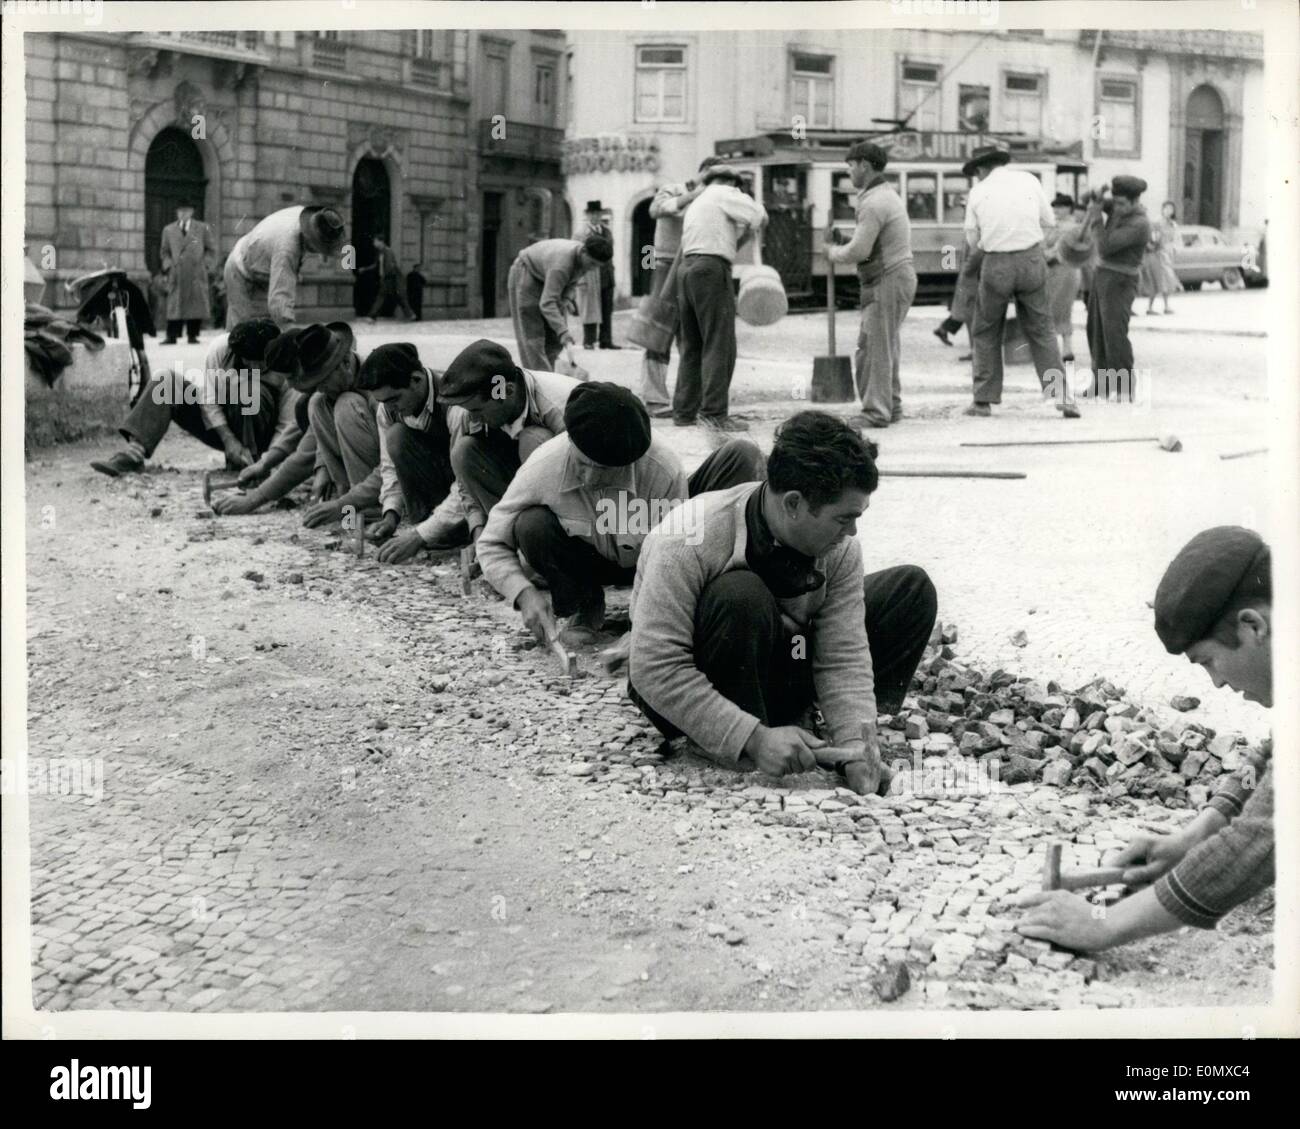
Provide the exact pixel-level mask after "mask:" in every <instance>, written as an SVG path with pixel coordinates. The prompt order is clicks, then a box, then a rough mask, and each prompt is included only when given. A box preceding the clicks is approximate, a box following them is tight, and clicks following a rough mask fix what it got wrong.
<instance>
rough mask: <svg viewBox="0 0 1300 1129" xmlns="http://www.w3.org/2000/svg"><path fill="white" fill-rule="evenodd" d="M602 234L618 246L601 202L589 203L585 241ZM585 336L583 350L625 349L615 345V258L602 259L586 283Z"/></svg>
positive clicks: (589, 273) (583, 333) (586, 279)
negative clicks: (598, 346)
mask: <svg viewBox="0 0 1300 1129" xmlns="http://www.w3.org/2000/svg"><path fill="white" fill-rule="evenodd" d="M592 235H598V236H600V237H601V238H602V239H605V240H607V241H608V242H609V245H610V247H611V248H612V247H613V246H614V233H613V232H612V231H610V229H609V224H607V223H606V222H605V213H604V211H603V210H602V208H601V205H600V201H599V200H588V201H587V229H586V231H584V232H583V235H582V238H584V239H586V238H588V237H589V236H592ZM581 299H582V301H581V305H582V311H581V312H582V336H583V342H582V343H583V347H584V348H587V349H592V348H595V346H596V344H597V342H599V344H600V347H601V348H602V349H621V348H622V346H621V345H615V344H614V259H613V256H612V255H611V257H610V258H608V259H605V260H602V261H601V262H600V264H599V265H598V266H596V267H593V268H592V269H591V270H590V271H588V272H587V274H586V277H584V278H583V280H582V291H581Z"/></svg>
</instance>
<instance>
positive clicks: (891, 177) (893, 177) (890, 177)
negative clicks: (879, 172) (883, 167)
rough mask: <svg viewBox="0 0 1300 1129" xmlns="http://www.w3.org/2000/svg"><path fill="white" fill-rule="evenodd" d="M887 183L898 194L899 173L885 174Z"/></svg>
mask: <svg viewBox="0 0 1300 1129" xmlns="http://www.w3.org/2000/svg"><path fill="white" fill-rule="evenodd" d="M885 183H886V184H888V185H889V187H890V188H892V189H893V190H894V191H895V192H898V191H899V187H898V173H896V172H887V173H885Z"/></svg>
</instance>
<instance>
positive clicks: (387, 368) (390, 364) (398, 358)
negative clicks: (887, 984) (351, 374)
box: [357, 341, 424, 392]
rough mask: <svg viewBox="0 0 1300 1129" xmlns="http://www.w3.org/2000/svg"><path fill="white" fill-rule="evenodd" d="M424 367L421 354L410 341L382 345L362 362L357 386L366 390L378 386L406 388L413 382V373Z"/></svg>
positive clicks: (372, 389)
mask: <svg viewBox="0 0 1300 1129" xmlns="http://www.w3.org/2000/svg"><path fill="white" fill-rule="evenodd" d="M423 368H424V365H423V364H422V363H421V361H420V354H419V353H418V352H417V351H416V348H415V346H414V345H412V344H411V343H410V342H408V341H394V342H392V343H390V344H388V345H380V346H378V347H377V348H375V349H372V350H371V351H370V355H369V356H368V357H366V359H365V360H364V361H362V362H361V372H360V374H359V376H358V379H357V387H359V388H361V389H362V390H363V391H366V392H371V391H374V389H376V388H405V387H406V386H407V385H408V384H410V383H411V373H413V372H419V371H420V370H421V369H423Z"/></svg>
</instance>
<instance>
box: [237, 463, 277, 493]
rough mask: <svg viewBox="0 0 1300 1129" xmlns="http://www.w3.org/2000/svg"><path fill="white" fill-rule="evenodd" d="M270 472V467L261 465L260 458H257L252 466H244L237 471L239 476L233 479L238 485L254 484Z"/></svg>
mask: <svg viewBox="0 0 1300 1129" xmlns="http://www.w3.org/2000/svg"><path fill="white" fill-rule="evenodd" d="M270 473H271V471H270V468H269V467H267V466H265V465H263V463H262V460H261V459H258V460H257V462H255V463H254V464H253V465H252V466H246V467H244V469H243V470H241V471H240V472H239V477H238V478H237V479H235V481H236V482H237V483H238V484H239V485H240V486H244V487H248V486H256V485H257V484H258V483H259V482H261V481H262V479H264V478H265V477H266V476H267V475H268V474H270Z"/></svg>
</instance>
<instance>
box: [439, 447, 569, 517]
mask: <svg viewBox="0 0 1300 1129" xmlns="http://www.w3.org/2000/svg"><path fill="white" fill-rule="evenodd" d="M553 438H555V432H553V431H552V430H551V429H550V428H548V427H539V426H537V425H533V426H532V427H525V428H524V429H523V431H521V432H520V433H519V438H518V439H511V438H510V436H509V435H507V434H506V433H505V432H504V431H502V430H501V429H500V428H496V427H489V428H486V429H484V430H483V431H475V432H472V433H470V434H469V435H462V436H461V437H460V438H459V439H457V440H456V442H455V443H454V444H453V445H452V448H451V466H452V470H453V472H454V473H455V475H456V481H457V482H459V483H460V489H461V493H462V494H465V495H467V496H468V497H469V498H472V499H473V500H474V501H475V502H477V503H478V505H479V508H480V509H481V510H482V511H483V514H484V516H486V515H488V514H490V513H491V512H492V507H493V506H495V505H496V504H497V503H498V502H499V501H501V499H502V498H503V497H504V496H505V492H506V489H507V487H509V485H510V483H511V481H512V480H513V479H514V477H515V474H516V473H517V472H518V470H519V468H520V467H521V466H522V465H523V464H524V463H526V462H527V461H528V457H529V456H530V455H531V454H532V453H533V452H534V451H536V450H537V448H538V447H540V446H541V445H542V444H543V443H545V442H546V441H547V440H548V439H553Z"/></svg>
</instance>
